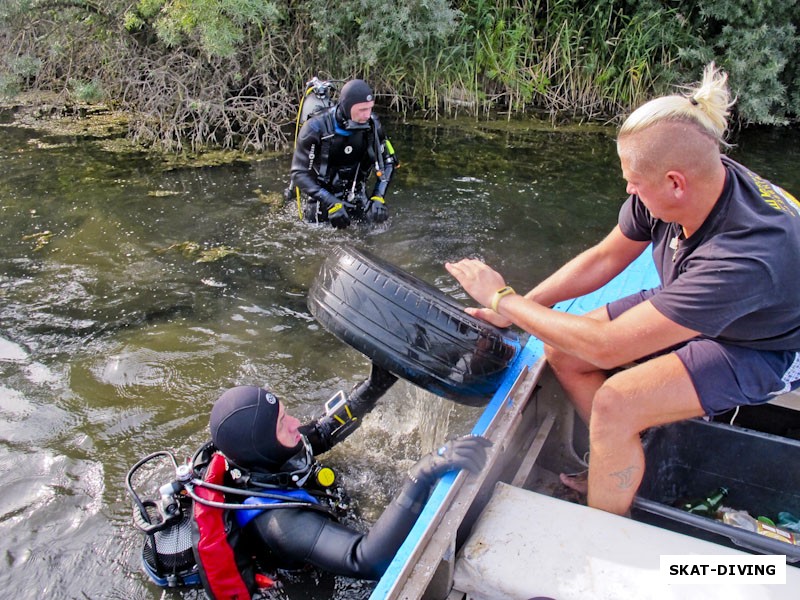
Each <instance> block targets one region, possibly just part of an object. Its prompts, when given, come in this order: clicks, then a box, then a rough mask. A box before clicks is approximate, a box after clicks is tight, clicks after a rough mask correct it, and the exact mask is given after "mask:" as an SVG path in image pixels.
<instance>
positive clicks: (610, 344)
mask: <svg viewBox="0 0 800 600" xmlns="http://www.w3.org/2000/svg"><path fill="white" fill-rule="evenodd" d="M645 247H646V244H643V243H642V242H633V241H632V240H628V239H627V238H625V237H624V236H623V235H622V233H621V232H620V231H619V229H618V228H615V229H614V231H612V232H611V234H609V236H608V237H607V238H606V239H605V240H603V242H601V243H600V244H598V246H595V247H594V248H592V249H590V250H587V251H586V252H584V253H583V254H581V255H579V256H578V257H576V258H575V259H573V260H572V261H570V262H569V263H567V265H565V266H564V267H562V268H561V269H559V271H557V272H556V273H555V274H554V275H552V276H551V277H549V278H548V279H546V280H545V281H544V282H542V283H541V284H540V285H538V286H537V287H536V288H534V289H533V290H531V291H530V292H528V293H527V294H526V295H525V296H520V295H519V294H512V295H509V296H506V297H504V298H503V299H502V300H501V301H500V303H499V304H498V307H497V313H495V312H494V311H492V310H491V309H489V308H485V309H467V310H468V312H470V313H471V314H474V315H476V316H481V317H482V316H483V315H484V314H489V315H495V319H494V320H491V322H494V323H495V324H499V323H498V322H497V321H498V319H502V320H503V321H505V322H506V323H509V322H510V323H514V324H515V325H517V326H519V327H521V328H522V329H524V330H525V331H528V332H530V333H532V334H533V335H535V336H536V337H537V338H539V339H540V340H542V341H543V342H545V343H546V344H549V345H551V346H553V347H555V348H558V349H560V350H562V351H564V352H566V353H568V354H571V355H573V356H577V357H578V358H581V359H583V360H585V361H587V362H589V363H591V364H593V365H596V366H598V367H599V368H602V369H609V368H614V367H617V366H620V365H623V364H626V363H628V362H630V361H632V360H636V359H638V358H641V357H643V356H646V355H648V354H651V353H653V352H656V351H658V350H662V349H664V348H668V347H670V346H672V345H674V344H678V343H680V342H682V341H685V340H688V339H691V338H693V337H695V336H696V335H698V332H696V331H693V330H691V329H687V328H686V327H683V326H681V325H678V324H677V323H674V322H673V321H670V320H669V319H667V318H666V317H665V316H664V315H662V314H661V313H659V312H658V311H657V310H656V309H655V308H654V307H653V305H652V304H651V303H650V302H644V303H642V304H640V305H638V306H636V307H634V308H633V309H631V310H629V311H628V312H626V313H625V314H623V315H621V316H620V317H619V318H617V319H615V320H613V321H598V320H597V319H592V318H589V317H585V316H577V315H571V314H567V313H562V312H558V311H555V310H551V309H549V308H547V307H546V306H543V304H542V303H548V304H550V303H554V302H558V301H560V300H563V299H567V298H571V297H574V295H581V294H582V293H586V292H588V291H593V290H594V289H597V287H600V286H601V285H603V284H604V283H606V282H608V281H610V280H611V279H612V278H613V277H614V276H616V275H617V274H619V273H620V272H621V271H622V270H623V269H624V268H625V267H626V266H627V265H628V264H629V263H630V262H631V261H632V260H633V259H634V258H636V256H638V255H639V254H641V252H642V251H643V250H644V248H645ZM614 250H616V252H614ZM595 261H596V262H595ZM445 266H446V267H447V270H448V271H449V272H450V274H451V275H453V277H455V278H456V279H457V280H458V281H459V283H460V284H461V285H462V286H463V287H464V289H465V290H466V291H467V293H469V294H470V295H471V296H472V297H473V298H474V299H475V300H476V301H478V302H479V303H480V304H483V305H484V306H490V305H491V302H492V298H493V297H494V293H495V292H496V291H497V290H499V289H500V288H502V287H503V286H504V285H505V280H504V278H503V276H502V275H500V274H499V273H497V272H496V271H494V270H493V269H491V268H490V267H488V266H486V265H485V264H483V263H482V262H480V261H478V260H473V259H465V260H462V261H459V262H458V263H448V264H447V265H445ZM559 284H561V285H560V287H559ZM593 286H595V287H593ZM564 290H566V291H564ZM573 294H574V295H573ZM487 320H489V319H487Z"/></svg>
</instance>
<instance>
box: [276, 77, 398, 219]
mask: <svg viewBox="0 0 800 600" xmlns="http://www.w3.org/2000/svg"><path fill="white" fill-rule="evenodd" d="M312 82H315V83H316V85H315V86H312V87H310V88H309V90H312V89H317V90H318V91H317V92H316V93H317V95H318V96H320V97H322V98H324V100H323V106H324V108H322V109H320V110H318V111H316V112H314V113H312V114H311V116H310V117H309V118H308V120H307V121H305V123H303V125H302V128H301V129H300V132H299V134H298V135H297V139H296V142H295V149H294V156H293V158H292V167H291V184H290V186H289V189H290V192H291V191H293V193H294V195H295V197H296V199H297V202H298V209H299V210H300V209H301V208H300V205H301V196H302V197H303V198H304V199H305V202H304V206H303V207H302V209H301V210H302V217H303V218H304V219H305V220H306V221H309V222H312V223H323V222H328V223H330V224H331V225H332V226H333V227H335V228H337V229H341V228H345V227H347V226H349V225H350V222H351V221H366V222H368V223H382V222H383V221H385V220H386V219H387V218H388V217H389V212H388V210H387V208H386V189H387V188H388V187H389V182H390V181H391V179H392V174H393V172H394V168H395V166H396V165H397V159H396V157H395V153H394V149H393V148H392V144H391V142H389V140H388V139H387V138H386V136H385V135H384V133H383V129H382V127H381V123H380V121H379V120H378V117H377V116H376V115H375V114H373V112H372V108H373V106H374V105H375V97H374V94H373V92H372V88H370V86H369V84H367V82H365V81H364V80H362V79H353V80H351V81H348V82H347V83H346V84H345V85H344V86H343V87H342V90H341V92H340V94H339V99H338V103H337V104H334V105H332V106H326V105H327V104H332V101H330V100H329V92H330V89H331V87H332V86H331V84H329V83H328V82H319V81H318V80H316V79H315V80H312ZM310 83H311V82H310ZM313 97H314V96H313V95H311V94H310V93H307V98H313ZM304 101H305V100H304ZM373 169H374V171H375V175H376V178H377V180H376V181H375V185H374V188H373V190H372V194H371V195H370V196H369V197H367V195H366V187H367V179H368V178H369V176H370V174H371V173H372V171H373Z"/></svg>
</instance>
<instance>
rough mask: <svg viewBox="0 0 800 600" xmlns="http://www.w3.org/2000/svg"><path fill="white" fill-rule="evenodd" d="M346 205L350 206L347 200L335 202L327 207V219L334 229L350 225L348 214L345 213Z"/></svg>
mask: <svg viewBox="0 0 800 600" xmlns="http://www.w3.org/2000/svg"><path fill="white" fill-rule="evenodd" d="M347 206H349V207H350V208H352V207H353V206H352V204H350V203H349V202H336V203H335V204H334V205H333V206H331V207H329V208H328V221H329V222H330V224H331V226H332V227H333V228H334V229H344V228H345V227H347V226H349V225H350V215H349V214H347V208H346V207H347Z"/></svg>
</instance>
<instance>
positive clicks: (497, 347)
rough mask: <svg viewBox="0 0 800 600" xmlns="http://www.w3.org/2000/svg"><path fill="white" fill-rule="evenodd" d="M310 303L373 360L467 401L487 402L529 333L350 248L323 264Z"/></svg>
mask: <svg viewBox="0 0 800 600" xmlns="http://www.w3.org/2000/svg"><path fill="white" fill-rule="evenodd" d="M308 308H309V310H310V311H311V314H312V315H314V317H315V318H316V319H317V321H318V322H319V323H320V324H321V325H322V326H323V327H324V328H325V329H326V330H328V331H329V332H330V333H332V334H333V335H335V336H336V337H337V338H339V339H340V340H341V341H343V342H345V343H347V344H349V345H350V346H352V347H353V348H355V349H356V350H358V351H359V352H362V353H363V354H365V355H366V356H367V357H368V358H369V359H370V360H372V362H374V363H375V364H377V365H379V366H381V367H383V368H384V369H386V370H388V371H390V372H391V373H393V374H395V375H397V376H398V377H402V378H403V379H406V380H407V381H410V382H411V383H413V384H415V385H418V386H420V387H422V388H424V389H426V390H428V391H430V392H432V393H434V394H437V395H439V396H443V397H445V398H449V399H451V400H453V401H455V402H458V403H460V404H465V405H469V406H484V405H485V404H487V403H488V401H489V400H490V399H491V397H492V395H493V394H494V392H495V391H497V389H498V387H499V386H500V384H501V382H502V380H503V378H504V377H505V374H506V370H507V368H508V366H509V365H510V364H511V363H512V362H513V361H514V359H515V358H516V357H517V355H518V354H519V352H520V351H521V349H522V347H523V346H524V341H525V337H526V336H520V335H518V334H517V333H516V332H514V331H511V330H507V329H500V328H498V327H495V326H493V325H490V324H488V323H486V322H485V321H482V320H480V319H476V318H474V317H472V316H470V315H468V314H467V313H466V312H464V307H463V306H462V305H461V304H459V303H458V302H457V301H455V299H453V298H451V297H450V296H448V295H447V294H445V293H443V292H442V291H440V290H438V289H437V288H435V287H433V286H432V285H429V284H428V283H426V282H424V281H422V280H420V279H418V278H416V277H414V276H413V275H411V274H409V273H408V272H406V271H403V270H402V269H400V268H398V267H397V266H395V265H392V264H390V263H388V262H386V261H384V260H381V259H379V258H378V257H376V256H374V255H372V254H370V253H368V252H366V251H364V250H358V249H355V248H352V247H348V246H340V247H337V248H336V249H335V250H334V251H333V252H332V253H331V254H330V255H329V256H328V258H327V259H326V261H325V262H324V263H323V265H322V267H321V268H320V271H319V274H318V276H317V277H316V278H315V280H314V281H313V283H312V285H311V288H310V290H309V294H308Z"/></svg>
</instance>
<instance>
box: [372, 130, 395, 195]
mask: <svg viewBox="0 0 800 600" xmlns="http://www.w3.org/2000/svg"><path fill="white" fill-rule="evenodd" d="M372 118H373V122H374V124H375V125H374V126H375V135H376V136H377V138H378V145H379V148H380V152H381V158H382V163H383V172H382V173H381V175H380V176H379V177H378V178H377V180H376V181H375V187H374V189H373V190H372V196H379V197H381V198H383V197H385V196H386V190H387V189H388V188H389V183H391V181H392V175H393V174H394V169H395V167H396V166H397V157H396V156H395V154H394V150H392V146H391V144H390V143H387V139H386V135H385V134H384V133H383V126H382V125H381V122H380V120H379V119H378V117H377V116H375V115H373V117H372Z"/></svg>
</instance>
